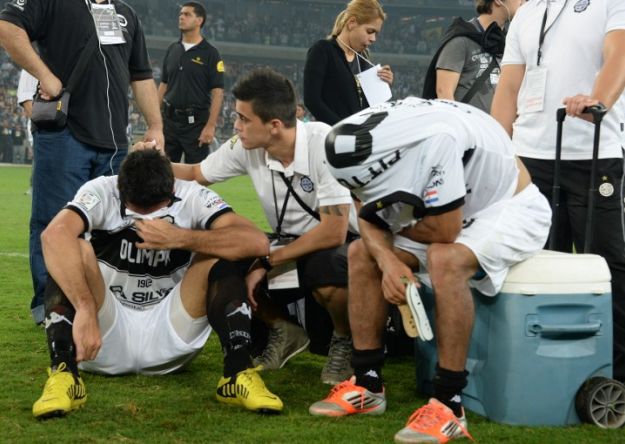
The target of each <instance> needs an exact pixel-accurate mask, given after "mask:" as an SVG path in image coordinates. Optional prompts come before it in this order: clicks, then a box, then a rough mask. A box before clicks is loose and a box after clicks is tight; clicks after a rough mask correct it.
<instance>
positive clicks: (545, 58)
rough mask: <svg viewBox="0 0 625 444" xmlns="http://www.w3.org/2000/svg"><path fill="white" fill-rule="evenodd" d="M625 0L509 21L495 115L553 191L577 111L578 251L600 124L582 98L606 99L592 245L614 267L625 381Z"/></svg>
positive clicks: (581, 3)
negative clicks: (559, 132)
mask: <svg viewBox="0 0 625 444" xmlns="http://www.w3.org/2000/svg"><path fill="white" fill-rule="evenodd" d="M623 54H625V2H623V1H622V0H592V1H589V0H568V1H565V0H551V1H549V2H547V1H546V0H536V1H533V2H528V3H527V4H526V5H524V6H523V7H522V8H520V9H519V11H518V13H517V15H516V17H515V18H514V20H513V21H512V24H511V26H510V30H509V31H508V37H507V40H506V50H505V53H504V57H503V60H502V66H503V68H502V75H501V79H500V81H499V86H498V87H497V90H496V92H495V97H494V100H493V106H492V115H493V117H495V118H496V119H497V120H498V121H499V122H500V123H501V124H502V125H503V126H504V128H505V129H506V130H507V131H508V134H510V135H511V136H512V141H513V144H514V146H515V148H516V152H517V155H519V156H520V157H521V158H522V159H523V162H524V163H525V165H526V166H527V168H528V170H529V171H530V173H531V175H532V178H533V181H534V182H535V183H536V185H538V187H539V188H540V190H541V192H542V193H543V194H544V195H545V196H547V197H548V198H549V199H550V198H551V194H552V193H551V189H552V185H553V168H554V158H555V144H556V110H557V109H558V108H560V107H563V106H566V110H567V114H568V115H569V116H572V117H577V118H570V119H568V120H567V121H566V122H565V128H564V131H563V139H562V159H563V161H562V164H561V177H560V184H561V199H560V200H561V202H560V209H561V211H560V212H559V218H558V219H559V224H558V226H557V227H554V233H556V236H557V239H556V245H557V249H558V250H561V251H571V250H572V246H573V245H574V246H575V249H576V250H577V251H581V250H582V249H583V245H584V226H585V219H586V212H587V208H588V197H587V196H588V188H589V185H590V164H591V160H590V159H592V146H593V125H592V124H591V123H590V122H589V120H591V119H590V116H589V115H587V114H582V110H583V109H584V107H587V106H591V105H596V104H598V103H602V104H603V105H605V106H606V107H607V108H608V110H609V112H608V113H607V114H606V116H605V118H604V119H603V123H602V126H601V144H600V149H599V161H598V174H597V178H598V182H597V183H596V184H594V186H595V189H598V190H599V193H598V195H597V201H596V205H595V214H596V216H595V221H596V222H595V224H594V230H593V244H592V252H594V253H597V254H600V255H602V256H604V257H605V258H606V260H607V261H608V265H609V266H610V271H611V273H612V293H613V321H614V377H615V378H616V379H619V380H621V381H623V380H625V241H624V239H623V235H624V231H623V228H624V227H623V201H622V198H623V194H622V188H623V150H622V136H623V135H622V128H621V122H623V121H624V120H623V116H622V108H621V107H620V106H615V104H617V101H618V99H619V97H620V95H621V93H622V91H623V85H625V57H624V56H623Z"/></svg>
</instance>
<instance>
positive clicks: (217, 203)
mask: <svg viewBox="0 0 625 444" xmlns="http://www.w3.org/2000/svg"><path fill="white" fill-rule="evenodd" d="M200 194H201V198H202V200H203V201H204V206H206V208H217V210H222V209H224V208H228V204H227V203H226V202H225V201H224V200H223V199H222V198H221V197H219V196H218V195H216V194H214V193H212V192H210V191H209V190H207V189H203V190H202V191H200Z"/></svg>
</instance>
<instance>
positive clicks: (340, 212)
mask: <svg viewBox="0 0 625 444" xmlns="http://www.w3.org/2000/svg"><path fill="white" fill-rule="evenodd" d="M348 212H349V205H328V206H326V207H319V213H321V214H329V215H331V216H344V215H346V214H348Z"/></svg>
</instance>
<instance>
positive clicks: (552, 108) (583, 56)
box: [501, 0, 625, 160]
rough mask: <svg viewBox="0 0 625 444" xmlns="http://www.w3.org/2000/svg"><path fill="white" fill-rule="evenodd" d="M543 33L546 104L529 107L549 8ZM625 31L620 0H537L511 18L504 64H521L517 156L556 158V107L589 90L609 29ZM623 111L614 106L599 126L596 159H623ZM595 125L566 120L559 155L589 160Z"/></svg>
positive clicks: (624, 7) (515, 140) (514, 134)
mask: <svg viewBox="0 0 625 444" xmlns="http://www.w3.org/2000/svg"><path fill="white" fill-rule="evenodd" d="M547 5H548V12H547V22H546V25H545V29H546V34H545V39H544V43H543V45H542V48H541V60H540V68H543V69H545V70H546V80H545V86H544V106H543V107H542V109H541V110H531V111H527V106H528V104H530V103H531V102H535V101H536V96H537V91H540V89H537V87H536V85H532V83H531V82H530V81H529V78H530V76H529V75H528V73H529V72H532V71H533V72H539V71H537V63H538V46H539V45H538V41H539V37H540V30H541V25H542V21H543V17H544V16H545V10H546V9H547ZM617 30H625V1H623V0H574V1H572V0H569V1H565V0H551V1H549V3H547V1H546V0H535V1H532V2H527V3H526V4H525V5H523V7H522V8H519V11H518V12H517V13H516V15H515V16H514V19H513V20H512V22H511V24H510V29H509V31H508V34H507V37H506V49H505V52H504V56H503V60H502V62H501V64H502V66H505V65H519V66H525V70H526V72H525V76H524V78H523V82H522V83H521V85H520V89H519V95H518V98H517V109H516V113H517V114H518V117H517V118H516V120H515V121H514V124H513V131H512V141H513V143H514V146H515V148H516V152H517V154H518V155H519V156H523V157H530V158H533V159H554V158H555V145H556V127H557V122H556V110H557V109H558V108H561V107H563V106H564V105H563V104H562V101H563V100H564V98H565V97H571V96H574V95H576V94H591V93H592V91H593V88H594V86H595V81H596V79H597V74H598V73H599V71H600V70H601V68H602V66H603V64H604V58H603V45H604V41H605V37H606V35H607V34H608V33H610V32H612V31H617ZM623 116H624V114H623V110H622V108H621V107H620V106H614V107H613V108H612V109H611V110H610V111H609V112H608V113H607V114H606V115H605V117H604V119H603V122H602V124H601V141H600V144H599V148H600V149H599V158H601V159H605V158H620V157H622V156H623V155H622V149H621V143H622V138H623V133H624V132H623V129H622V127H621V123H622V122H623V121H624V117H623ZM593 137H594V135H593V125H592V124H591V123H589V122H587V121H585V120H582V119H573V118H570V117H569V118H567V119H566V122H565V123H564V131H563V133H562V159H564V160H583V159H591V158H592V146H593Z"/></svg>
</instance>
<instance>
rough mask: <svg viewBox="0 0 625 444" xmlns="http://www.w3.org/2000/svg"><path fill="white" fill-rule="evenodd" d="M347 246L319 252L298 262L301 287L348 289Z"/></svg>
mask: <svg viewBox="0 0 625 444" xmlns="http://www.w3.org/2000/svg"><path fill="white" fill-rule="evenodd" d="M347 246H348V244H346V243H345V244H343V245H341V246H339V247H336V248H328V249H327V250H319V251H315V252H312V253H310V254H307V255H306V256H303V257H301V258H299V259H298V260H297V274H298V277H299V281H300V287H301V288H305V289H307V290H313V289H315V288H319V287H328V286H334V287H347Z"/></svg>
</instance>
